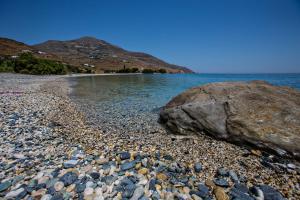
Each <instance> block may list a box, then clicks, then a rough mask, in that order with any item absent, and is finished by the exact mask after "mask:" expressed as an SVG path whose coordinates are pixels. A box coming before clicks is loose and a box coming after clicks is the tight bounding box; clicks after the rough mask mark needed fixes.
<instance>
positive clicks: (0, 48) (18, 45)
mask: <svg viewBox="0 0 300 200" xmlns="http://www.w3.org/2000/svg"><path fill="white" fill-rule="evenodd" d="M24 52H31V53H32V54H34V55H35V56H37V57H39V58H46V59H51V60H59V58H58V57H56V56H55V55H52V54H48V53H45V52H41V51H39V50H37V49H35V48H34V47H32V46H29V45H27V44H25V43H22V42H18V41H16V40H12V39H8V38H0V56H17V55H19V54H21V53H24Z"/></svg>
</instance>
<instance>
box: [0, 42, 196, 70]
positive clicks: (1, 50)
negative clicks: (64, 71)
mask: <svg viewBox="0 0 300 200" xmlns="http://www.w3.org/2000/svg"><path fill="white" fill-rule="evenodd" d="M22 51H31V52H33V54H34V55H36V56H38V57H42V58H46V59H51V60H58V61H62V62H64V63H67V64H69V65H72V66H77V67H81V66H88V67H92V68H93V69H94V70H95V72H96V73H102V72H104V71H105V70H119V69H122V68H124V67H125V68H138V69H154V70H158V69H165V70H167V72H169V73H192V70H190V69H188V68H186V67H182V66H178V65H173V64H169V63H167V62H165V61H163V60H160V59H158V58H156V57H154V56H152V55H149V54H146V53H142V52H131V51H127V50H125V49H122V48H121V47H118V46H116V45H112V44H110V43H108V42H106V41H104V40H100V39H96V38H94V37H81V38H79V39H74V40H67V41H58V40H48V41H46V42H43V43H40V44H36V45H32V46H30V45H27V44H24V43H22V42H18V41H15V40H11V39H7V38H0V55H10V56H12V55H17V54H19V53H21V52H22Z"/></svg>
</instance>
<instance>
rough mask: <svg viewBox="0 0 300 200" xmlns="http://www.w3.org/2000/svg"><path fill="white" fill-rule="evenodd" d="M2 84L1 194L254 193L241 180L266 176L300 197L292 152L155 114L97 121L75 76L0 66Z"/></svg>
mask: <svg viewBox="0 0 300 200" xmlns="http://www.w3.org/2000/svg"><path fill="white" fill-rule="evenodd" d="M0 84H1V85H0V107H1V109H0V136H1V137H0V171H1V173H0V181H1V184H0V197H3V198H6V199H22V198H25V199H30V197H32V198H33V199H44V200H45V199H176V198H177V199H194V200H195V199H228V198H229V196H230V197H232V196H234V197H236V198H237V197H240V198H241V199H243V198H244V199H245V198H249V199H251V198H252V197H251V196H249V194H250V193H251V192H250V191H245V190H244V189H245V187H244V186H246V189H247V190H248V189H249V188H252V187H253V186H257V187H254V188H256V190H258V191H259V190H260V189H261V190H262V188H263V187H261V188H260V187H258V186H261V185H268V186H271V187H272V189H270V194H274V195H277V193H276V190H278V191H280V192H281V194H283V196H284V197H285V198H287V199H299V198H300V192H299V191H300V188H299V182H300V175H299V174H300V168H299V167H298V165H297V163H296V162H295V161H289V160H280V159H276V158H274V156H272V155H269V154H266V153H264V152H260V151H257V150H250V149H246V148H241V147H238V146H235V145H233V144H229V143H227V142H224V141H219V140H215V139H212V138H210V137H208V136H206V135H204V134H203V135H200V136H198V137H179V136H173V135H170V134H168V133H167V132H166V131H165V130H164V128H163V127H155V128H153V129H151V124H143V125H141V126H138V128H136V129H133V130H128V129H126V128H124V129H122V130H113V129H108V128H106V129H103V128H101V123H100V124H99V123H98V124H97V126H91V125H90V122H89V118H90V117H91V116H92V115H93V114H91V115H90V116H89V117H87V114H86V113H87V112H91V113H92V111H90V109H89V108H88V107H86V108H84V106H82V105H78V104H76V103H75V102H73V101H72V100H71V99H70V97H69V95H70V93H71V87H70V81H69V80H68V76H32V75H17V74H0ZM94 114H95V113H94ZM110 123H111V124H113V123H114V122H110ZM128 123H130V122H128ZM134 124H139V122H135V123H134ZM143 126H150V128H145V129H142V131H138V129H141V128H140V127H143ZM239 185H241V186H240V187H237V186H239ZM259 188H260V189H259ZM253 190H255V189H253ZM245 195H246V196H245Z"/></svg>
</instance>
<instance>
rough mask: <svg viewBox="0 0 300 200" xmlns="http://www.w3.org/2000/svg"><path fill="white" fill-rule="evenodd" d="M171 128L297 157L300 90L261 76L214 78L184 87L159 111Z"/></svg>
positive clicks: (161, 118)
mask: <svg viewBox="0 0 300 200" xmlns="http://www.w3.org/2000/svg"><path fill="white" fill-rule="evenodd" d="M159 121H160V122H161V123H162V124H164V125H165V127H166V128H167V130H169V131H170V132H171V133H173V134H181V135H188V134H201V133H202V132H204V133H207V134H209V135H211V136H214V137H216V138H218V139H223V140H227V141H229V142H233V143H236V144H241V145H244V144H251V145H254V146H256V147H258V148H263V149H266V150H270V151H272V152H277V153H278V154H282V152H288V153H289V154H291V155H293V156H294V157H295V158H298V159H299V158H300V146H299V145H298V144H300V134H299V133H300V92H299V91H298V90H296V89H292V88H288V87H278V86H273V85H270V84H268V83H267V82H264V81H251V82H248V83H246V82H224V83H212V84H207V85H205V86H201V87H196V88H192V89H189V90H187V91H186V92H183V93H182V94H180V95H178V96H176V97H175V98H173V99H172V100H171V101H170V102H169V103H168V104H167V105H166V106H165V107H164V108H163V110H162V111H161V113H160V120H159Z"/></svg>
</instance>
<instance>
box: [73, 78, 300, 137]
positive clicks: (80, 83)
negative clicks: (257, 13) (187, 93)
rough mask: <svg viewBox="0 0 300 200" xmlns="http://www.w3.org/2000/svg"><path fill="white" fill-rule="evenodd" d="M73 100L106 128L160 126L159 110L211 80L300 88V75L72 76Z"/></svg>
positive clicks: (93, 121) (124, 129)
mask: <svg viewBox="0 0 300 200" xmlns="http://www.w3.org/2000/svg"><path fill="white" fill-rule="evenodd" d="M69 80H70V81H71V85H72V92H71V95H70V96H71V99H72V100H73V101H74V102H75V103H77V104H78V105H79V106H80V107H81V108H82V110H83V111H84V112H85V113H86V114H87V117H88V119H89V122H90V123H92V124H94V125H96V126H99V127H100V128H101V129H103V130H104V131H109V130H111V131H112V130H120V129H122V130H123V132H124V131H137V130H140V129H145V128H146V129H151V130H154V129H155V128H159V127H158V124H157V119H158V112H159V109H160V108H161V107H162V106H164V105H165V104H166V103H167V102H168V101H169V100H171V99H172V98H173V97H174V96H176V95H178V94H179V93H181V92H183V91H184V90H186V89H188V88H191V87H195V86H199V85H204V84H207V83H212V82H224V81H250V80H265V81H268V82H270V83H272V84H275V85H282V86H289V87H293V88H296V89H300V74H145V75H143V74H136V75H134V74H133V75H113V76H85V77H72V78H69Z"/></svg>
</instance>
